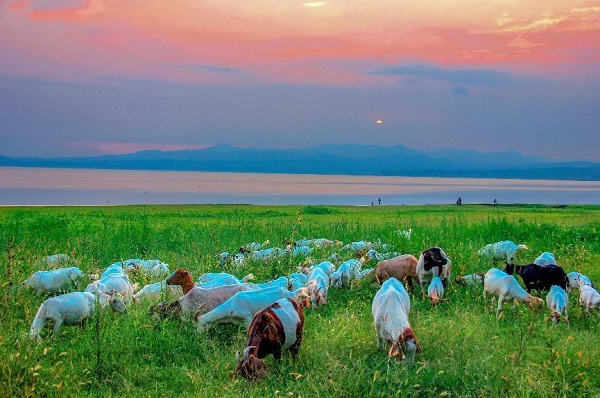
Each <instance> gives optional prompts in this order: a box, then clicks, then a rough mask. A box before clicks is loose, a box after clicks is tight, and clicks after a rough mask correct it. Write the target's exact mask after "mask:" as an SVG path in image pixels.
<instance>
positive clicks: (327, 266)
mask: <svg viewBox="0 0 600 398" xmlns="http://www.w3.org/2000/svg"><path fill="white" fill-rule="evenodd" d="M316 268H320V269H321V270H323V272H325V274H326V275H327V277H329V275H331V273H333V272H334V271H335V265H333V263H332V262H331V261H323V262H320V263H319V264H316V265H313V266H311V267H305V266H304V265H300V266H298V272H301V273H303V274H306V275H310V273H312V272H313V271H314V270H315V269H316Z"/></svg>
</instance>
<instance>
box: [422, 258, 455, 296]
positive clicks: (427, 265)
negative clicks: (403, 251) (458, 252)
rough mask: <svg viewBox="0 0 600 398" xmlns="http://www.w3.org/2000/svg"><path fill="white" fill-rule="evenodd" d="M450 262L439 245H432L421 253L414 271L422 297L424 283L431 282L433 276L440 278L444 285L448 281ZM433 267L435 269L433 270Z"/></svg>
mask: <svg viewBox="0 0 600 398" xmlns="http://www.w3.org/2000/svg"><path fill="white" fill-rule="evenodd" d="M451 264H452V262H451V261H450V259H449V258H448V257H447V256H446V253H444V251H443V250H442V249H440V248H439V247H432V248H430V249H427V250H425V251H424V252H423V253H421V256H419V261H417V267H416V273H417V280H418V281H419V285H420V286H421V293H422V295H423V297H425V283H429V282H431V279H432V278H433V277H434V276H437V277H438V278H440V279H441V281H442V283H443V284H444V286H445V285H446V284H447V283H448V279H449V278H450V267H451ZM435 268H437V271H434V269H435Z"/></svg>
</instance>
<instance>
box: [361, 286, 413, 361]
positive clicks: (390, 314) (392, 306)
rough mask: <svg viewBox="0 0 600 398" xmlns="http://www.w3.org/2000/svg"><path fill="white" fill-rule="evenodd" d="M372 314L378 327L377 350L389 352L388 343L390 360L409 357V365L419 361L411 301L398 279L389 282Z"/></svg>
mask: <svg viewBox="0 0 600 398" xmlns="http://www.w3.org/2000/svg"><path fill="white" fill-rule="evenodd" d="M371 313H372V315H373V320H374V323H375V334H376V336H377V347H378V348H379V349H385V347H386V344H387V343H388V342H391V343H392V346H391V347H390V349H389V350H388V356H389V357H390V358H393V357H399V356H405V357H406V362H407V363H412V362H414V360H415V354H416V353H417V352H420V351H421V347H420V346H419V344H418V343H417V339H416V336H415V334H414V332H413V330H412V328H411V326H410V323H409V320H408V315H409V313H410V297H409V296H408V293H407V292H406V290H405V289H404V285H403V284H402V282H400V281H399V280H397V279H396V278H394V277H391V278H389V279H387V280H386V281H385V282H384V283H383V284H382V285H381V288H380V289H379V290H378V291H377V293H376V294H375V297H374V298H373V304H372V305H371Z"/></svg>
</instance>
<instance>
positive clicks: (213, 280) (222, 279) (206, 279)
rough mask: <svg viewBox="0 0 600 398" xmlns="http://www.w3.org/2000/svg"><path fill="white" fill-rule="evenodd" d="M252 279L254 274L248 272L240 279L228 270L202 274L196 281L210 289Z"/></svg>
mask: <svg viewBox="0 0 600 398" xmlns="http://www.w3.org/2000/svg"><path fill="white" fill-rule="evenodd" d="M171 275H173V274H171ZM252 279H254V275H253V274H248V275H246V276H244V277H243V278H242V279H241V280H240V279H238V278H237V277H236V276H234V275H231V274H228V273H226V272H216V273H211V272H209V273H206V274H202V275H200V276H199V277H198V280H197V281H196V283H197V284H198V285H199V286H200V287H203V288H206V289H208V288H211V287H217V286H224V285H236V284H238V285H239V284H242V283H246V282H248V281H250V280H252Z"/></svg>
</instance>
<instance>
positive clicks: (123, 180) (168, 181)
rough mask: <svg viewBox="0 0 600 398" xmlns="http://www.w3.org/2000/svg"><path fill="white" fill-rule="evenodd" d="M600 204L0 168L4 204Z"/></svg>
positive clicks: (536, 190) (515, 188) (516, 195)
mask: <svg viewBox="0 0 600 398" xmlns="http://www.w3.org/2000/svg"><path fill="white" fill-rule="evenodd" d="M458 196H462V198H463V203H465V204H467V203H491V202H493V200H494V199H498V202H499V203H546V204H600V181H583V182H582V181H548V180H501V179H478V178H430V177H373V176H340V175H307V174H299V175H296V174H257V173H247V174H246V173H213V172H211V173H203V172H179V171H129V170H88V169H45V168H13V167H0V205H106V204H109V205H120V204H188V203H223V204H228V203H247V204H307V205H308V204H341V205H371V203H372V202H374V203H375V204H377V200H378V198H381V204H390V205H400V204H443V203H454V202H455V201H456V199H457V198H458Z"/></svg>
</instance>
